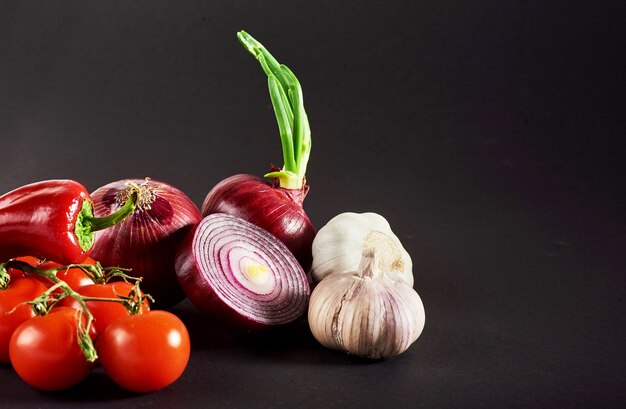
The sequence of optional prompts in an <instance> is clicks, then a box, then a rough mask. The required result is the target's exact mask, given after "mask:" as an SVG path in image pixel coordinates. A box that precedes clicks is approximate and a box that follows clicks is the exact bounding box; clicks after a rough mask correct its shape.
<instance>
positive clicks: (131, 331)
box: [96, 310, 190, 392]
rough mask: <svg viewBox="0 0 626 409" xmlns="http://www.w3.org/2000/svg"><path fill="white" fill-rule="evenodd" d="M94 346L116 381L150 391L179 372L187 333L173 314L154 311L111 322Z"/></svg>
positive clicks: (184, 358) (184, 357) (186, 354)
mask: <svg viewBox="0 0 626 409" xmlns="http://www.w3.org/2000/svg"><path fill="white" fill-rule="evenodd" d="M96 349H97V351H98V355H99V356H100V363H101V364H102V366H103V367H104V370H105V372H106V373H107V374H108V375H109V376H110V377H111V379H113V381H114V382H115V383H117V384H118V385H119V386H121V387H123V388H125V389H127V390H130V391H133V392H151V391H155V390H158V389H161V388H164V387H166V386H168V385H170V384H171V383H173V382H174V381H176V380H177V379H178V378H179V377H180V376H181V375H182V373H183V371H184V370H185V367H186V366H187V362H188V361H189V354H190V344H189V333H188V332H187V328H186V327H185V324H183V322H182V321H181V320H180V319H179V318H178V317H177V316H176V315H174V314H172V313H169V312H166V311H156V310H155V311H150V312H148V313H145V314H137V315H132V316H130V317H127V318H124V319H121V320H118V321H115V322H113V323H112V324H111V325H109V326H108V327H107V328H106V329H105V330H104V331H103V332H102V334H100V337H99V338H98V342H97V344H96Z"/></svg>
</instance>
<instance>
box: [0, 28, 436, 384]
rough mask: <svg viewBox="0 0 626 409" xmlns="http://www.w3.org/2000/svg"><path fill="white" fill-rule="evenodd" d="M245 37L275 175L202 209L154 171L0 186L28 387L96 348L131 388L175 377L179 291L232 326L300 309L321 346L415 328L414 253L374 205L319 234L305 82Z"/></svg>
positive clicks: (252, 326) (1, 275)
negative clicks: (279, 155)
mask: <svg viewBox="0 0 626 409" xmlns="http://www.w3.org/2000/svg"><path fill="white" fill-rule="evenodd" d="M238 39H239V41H240V42H241V44H242V45H243V46H244V47H245V49H246V50H248V51H249V52H250V53H251V54H252V55H254V56H255V58H256V59H257V60H258V61H259V63H260V65H261V68H262V69H263V71H264V72H265V74H266V75H267V78H268V87H269V93H270V98H271V102H272V105H273V107H274V111H275V114H276V119H277V122H278V129H279V134H280V138H281V144H282V150H283V159H284V165H283V167H282V168H280V169H279V168H273V169H272V171H271V172H269V173H267V174H266V175H265V177H266V178H270V179H272V182H267V181H265V180H263V179H261V178H259V177H256V176H252V175H243V174H238V175H234V176H231V177H229V178H227V179H225V180H223V181H221V182H219V183H218V184H217V185H216V186H215V187H214V188H213V189H211V190H210V192H209V193H208V195H207V196H206V198H205V200H204V203H203V205H202V211H200V210H199V209H198V207H196V205H195V204H194V203H193V202H192V201H191V200H190V199H189V197H188V196H187V195H185V193H184V192H182V191H181V190H179V189H178V188H176V187H174V186H172V185H170V184H167V183H164V182H159V181H155V180H151V179H149V178H146V179H132V178H131V179H126V180H119V181H115V182H112V183H109V184H107V185H105V186H102V187H100V188H98V189H96V190H95V191H94V192H93V193H91V194H89V193H88V192H87V190H86V188H85V187H84V186H83V185H81V184H80V183H78V182H75V181H72V180H48V181H42V182H37V183H32V184H29V185H26V186H23V187H20V188H17V189H15V190H13V191H11V192H8V193H6V194H5V195H3V196H1V197H0V362H4V363H8V362H10V363H11V365H12V366H13V368H14V369H15V372H16V373H17V374H18V375H19V376H20V377H21V378H22V379H23V380H24V381H25V382H27V383H28V384H29V385H31V386H33V387H35V388H38V389H41V390H48V391H56V390H62V389H66V388H69V387H72V386H74V385H76V384H77V383H79V382H81V381H82V380H83V379H84V378H85V377H87V376H88V375H89V373H90V372H91V370H92V369H93V367H94V365H96V362H97V363H99V364H101V365H102V367H103V368H104V370H105V372H106V373H107V375H108V376H109V377H111V379H112V380H113V381H114V382H115V383H117V384H118V385H120V386H121V387H123V388H125V389H127V390H129V391H133V392H139V393H145V392H150V391H154V390H158V389H161V388H164V387H166V386H168V385H170V384H171V383H173V382H175V381H176V380H177V379H178V378H179V377H180V376H181V375H182V374H183V372H184V370H185V368H186V366H187V363H188V360H189V357H190V352H191V346H190V340H189V334H188V331H187V329H186V327H185V324H184V323H183V322H182V321H181V320H180V319H179V318H178V317H177V316H176V315H174V314H172V313H171V312H167V311H164V310H163V308H169V307H171V306H173V305H175V304H176V303H178V302H179V301H181V300H182V299H183V298H185V297H188V298H189V299H190V301H191V302H192V303H193V304H194V305H195V306H196V307H197V308H198V309H199V310H200V311H201V312H202V313H204V314H206V315H207V316H208V317H211V318H214V319H215V321H216V322H218V323H219V324H220V325H222V326H223V327H224V328H226V329H228V330H234V331H236V332H237V333H241V332H245V333H257V332H260V331H270V330H272V329H273V328H277V327H281V326H285V325H288V324H290V323H293V322H294V321H296V320H298V319H299V318H301V317H306V318H307V320H308V323H309V327H310V329H311V333H312V334H313V336H314V337H315V338H316V339H317V340H318V341H319V342H320V343H321V344H322V345H324V346H326V347H328V348H331V349H336V350H340V351H343V352H346V353H349V354H354V355H357V356H361V357H366V358H372V359H380V358H386V357H391V356H395V355H398V354H401V353H402V352H404V351H405V350H406V349H407V348H409V346H410V345H411V344H412V343H413V342H415V340H416V339H417V338H418V337H419V336H420V334H421V332H422V330H423V328H424V322H425V314H424V307H423V305H422V302H421V299H420V297H419V295H418V294H417V293H416V292H415V290H413V288H412V287H413V273H412V262H411V258H410V256H409V254H408V253H407V252H406V250H405V249H404V248H403V246H402V244H401V243H400V240H399V239H398V237H397V236H396V235H395V234H394V233H393V232H392V231H391V228H390V226H389V223H388V222H387V221H386V220H385V219H384V218H383V217H382V216H380V215H378V214H375V213H364V214H356V213H343V214H340V215H337V216H336V217H334V218H333V219H331V220H330V221H329V222H328V223H327V224H326V225H325V226H324V227H323V228H321V229H320V230H319V232H318V233H317V234H316V231H315V228H314V227H313V224H312V223H311V221H310V219H309V217H308V216H307V214H306V212H305V211H304V209H303V207H302V204H303V201H304V198H305V197H306V195H307V193H308V191H309V186H308V185H307V183H306V176H305V172H306V167H307V163H308V160H309V156H310V151H311V131H310V126H309V123H308V118H307V114H306V112H305V110H304V104H303V94H302V88H301V86H300V83H299V81H298V79H297V78H296V76H295V75H294V74H293V72H292V71H291V70H290V69H289V68H287V67H286V66H285V65H283V64H280V63H279V62H278V61H277V60H276V59H275V58H274V57H273V56H272V55H271V54H270V53H269V51H268V50H267V49H266V48H265V47H264V46H263V45H262V44H260V43H259V42H258V41H256V40H255V39H254V38H253V37H252V36H250V35H249V34H247V33H246V32H244V31H241V32H239V33H238ZM103 265H106V266H108V267H103ZM307 273H310V278H311V280H312V281H311V282H309V278H308V276H307ZM311 285H315V288H314V290H313V292H311V288H310V286H311ZM154 307H158V308H160V309H154Z"/></svg>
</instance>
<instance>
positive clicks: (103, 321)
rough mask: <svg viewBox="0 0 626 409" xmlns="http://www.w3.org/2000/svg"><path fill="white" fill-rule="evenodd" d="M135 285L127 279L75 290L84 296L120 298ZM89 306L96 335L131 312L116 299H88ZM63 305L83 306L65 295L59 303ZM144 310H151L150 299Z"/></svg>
mask: <svg viewBox="0 0 626 409" xmlns="http://www.w3.org/2000/svg"><path fill="white" fill-rule="evenodd" d="M134 287H135V286H134V285H133V284H130V283H127V282H125V281H120V282H115V283H108V284H93V283H92V284H90V285H85V286H82V287H78V288H75V291H76V292H77V293H79V294H80V295H82V296H83V297H99V298H118V295H120V296H123V297H128V295H129V294H130V292H131V291H132V290H133V288H134ZM86 304H87V308H88V309H89V312H91V315H93V327H94V329H95V331H96V335H98V334H100V333H101V332H102V331H104V329H105V328H106V327H108V326H109V325H110V324H111V323H112V322H114V321H117V320H119V319H121V318H126V317H128V316H129V315H130V314H129V312H128V310H127V309H126V307H124V306H123V305H122V304H121V303H118V302H114V301H87V302H86ZM59 305H61V306H66V307H72V308H74V309H76V310H81V306H80V304H79V303H78V301H76V300H75V299H73V298H72V297H65V298H63V299H62V300H61V302H60V303H59ZM141 311H142V312H148V311H150V307H149V306H148V301H147V300H145V301H144V302H143V304H142V306H141Z"/></svg>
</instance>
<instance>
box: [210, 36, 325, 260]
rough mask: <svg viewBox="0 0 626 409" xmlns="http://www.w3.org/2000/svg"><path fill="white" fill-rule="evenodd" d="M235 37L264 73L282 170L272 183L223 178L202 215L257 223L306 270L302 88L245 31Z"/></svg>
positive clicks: (309, 239)
mask: <svg viewBox="0 0 626 409" xmlns="http://www.w3.org/2000/svg"><path fill="white" fill-rule="evenodd" d="M237 36H238V38H239V41H240V42H241V44H242V45H243V46H244V47H245V48H246V49H247V50H248V51H249V52H250V53H252V54H253V55H254V56H255V57H256V58H257V60H259V62H260V63H261V67H262V68H263V70H264V71H265V73H266V74H267V77H268V83H269V89H270V97H271V100H272V105H273V107H274V111H275V113H276V120H277V121H278V129H279V132H280V138H281V142H282V148H283V159H284V166H283V168H282V169H278V168H276V169H275V170H274V171H272V172H270V173H268V174H266V175H265V177H269V178H273V179H274V181H275V182H274V184H270V183H268V182H264V181H263V180H261V179H260V178H257V177H255V176H251V175H235V176H232V177H230V178H227V179H225V180H223V181H222V182H220V183H219V184H218V185H217V186H215V188H213V189H212V190H211V191H210V192H209V194H208V195H207V197H206V199H205V200H204V204H203V205H202V214H203V216H206V215H209V214H212V213H228V214H232V215H234V216H237V217H241V218H243V219H245V220H247V221H249V222H251V223H254V224H256V225H257V226H259V227H261V228H263V229H265V230H267V231H269V232H270V233H271V234H273V235H274V236H276V237H278V239H279V240H281V241H282V242H283V243H285V244H286V245H287V247H288V248H289V250H291V252H293V254H294V255H295V256H296V258H297V259H298V261H299V262H300V264H301V265H302V267H303V268H304V269H305V270H308V269H309V267H310V265H311V260H312V255H311V246H312V244H313V238H314V237H315V229H314V227H313V224H312V223H311V221H310V220H309V218H308V217H307V215H306V213H305V212H304V209H303V208H302V202H303V200H304V197H305V196H306V194H307V192H308V190H309V186H308V185H307V184H306V183H305V180H306V178H305V172H306V166H307V163H308V160H309V154H310V151H311V130H310V128H309V121H308V119H307V115H306V112H305V110H304V105H303V97H302V88H301V86H300V83H299V82H298V79H297V78H296V76H295V75H294V74H293V72H291V70H290V69H289V68H287V67H286V66H285V65H282V64H280V63H279V62H278V61H276V59H275V58H274V57H273V56H272V55H271V54H270V53H269V51H267V49H266V48H265V47H263V45H262V44H260V43H259V42H258V41H256V40H255V39H254V38H252V37H251V36H250V35H249V34H247V33H246V32H244V31H241V32H239V33H238V35H237Z"/></svg>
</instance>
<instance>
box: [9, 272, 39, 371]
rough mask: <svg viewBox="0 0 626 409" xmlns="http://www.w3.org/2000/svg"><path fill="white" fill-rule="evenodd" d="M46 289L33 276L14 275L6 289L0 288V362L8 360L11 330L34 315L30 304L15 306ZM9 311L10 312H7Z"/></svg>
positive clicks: (37, 295)
mask: <svg viewBox="0 0 626 409" xmlns="http://www.w3.org/2000/svg"><path fill="white" fill-rule="evenodd" d="M47 289H48V287H46V286H45V285H44V284H43V283H41V282H40V281H39V280H36V279H34V278H30V277H16V278H13V279H12V280H11V282H10V283H9V286H8V288H7V289H5V290H0V362H9V341H10V340H11V335H12V334H13V331H15V329H16V328H17V327H18V326H19V325H20V324H21V323H22V322H24V321H26V320H28V319H30V318H32V317H34V316H35V312H34V311H33V309H32V308H31V306H30V305H28V304H22V305H20V306H19V307H17V308H15V306H17V305H18V304H21V303H24V302H26V301H32V300H34V299H35V298H37V297H39V296H40V295H41V294H42V293H43V292H44V291H46V290H47ZM13 308H15V310H13ZM12 310H13V311H12ZM10 311H12V312H11V313H10V314H9V312H10Z"/></svg>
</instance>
